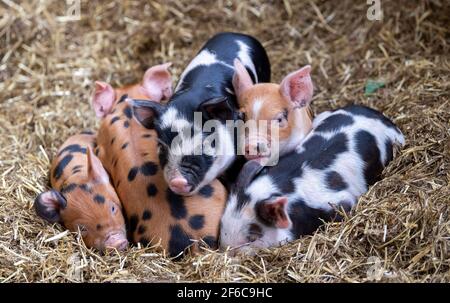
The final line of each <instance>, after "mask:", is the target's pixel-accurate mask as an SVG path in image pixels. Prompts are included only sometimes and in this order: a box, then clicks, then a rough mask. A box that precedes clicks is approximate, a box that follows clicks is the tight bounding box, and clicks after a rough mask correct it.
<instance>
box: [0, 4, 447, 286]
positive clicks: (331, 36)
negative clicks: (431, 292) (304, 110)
mask: <svg viewBox="0 0 450 303" xmlns="http://www.w3.org/2000/svg"><path fill="white" fill-rule="evenodd" d="M381 8H382V9H383V13H384V16H383V20H381V21H370V20H368V19H367V17H366V12H367V9H368V5H367V4H366V1H351V0H348V1H293V0H285V1H267V2H266V1H259V0H253V1H245V2H244V1H218V2H214V1H189V2H188V1H176V0H174V1H159V2H156V1H142V2H141V1H119V0H111V1H81V19H80V20H79V21H72V22H65V23H64V22H60V20H58V19H57V18H56V17H57V16H62V15H64V14H65V11H66V10H67V5H66V2H65V1H56V0H55V1H50V0H47V1H18V0H2V1H0V222H1V223H0V281H3V282H6V281H7V282H16V281H17V282H18V281H23V282H25V281H45V282H61V281H90V282H99V281H216V282H218V281H219V282H220V281H251V282H294V281H302V282H304V281H307V282H343V281H348V282H353V281H385V282H391V281H392V282H394V281H395V282H397V281H405V282H412V281H424V282H425V281H426V282H428V281H436V282H438V281H446V282H449V281H450V269H449V265H450V259H449V250H450V242H449V239H450V218H449V205H450V188H449V179H450V164H449V163H450V137H449V132H450V126H449V125H450V110H449V109H450V101H449V94H450V77H449V69H450V60H449V59H450V57H449V41H450V40H449V38H450V34H449V31H450V27H449V25H450V7H449V2H448V1H444V0H443V1H439V0H429V1H428V0H424V1H409V0H408V1H407V0H402V1H381ZM225 30H228V31H242V32H245V33H249V34H252V35H255V36H256V37H257V38H258V39H259V40H260V41H262V42H263V44H264V46H265V47H266V48H267V50H268V53H269V56H270V59H271V62H272V69H273V80H274V81H279V80H281V78H282V77H283V75H285V74H287V73H288V72H290V71H293V70H295V69H297V68H299V67H300V66H303V65H305V64H311V65H312V67H313V72H312V77H313V81H314V83H315V88H316V89H315V97H314V101H313V109H314V111H315V112H316V113H319V112H321V111H323V110H327V109H331V108H336V107H339V106H343V105H345V104H349V103H357V104H365V105H369V106H371V107H374V108H376V109H378V110H381V111H382V112H384V113H385V114H386V115H387V116H389V117H391V118H392V119H393V120H394V121H395V123H397V125H398V126H399V127H400V128H401V129H402V131H403V132H404V134H405V136H406V138H407V144H406V146H405V147H404V148H403V149H402V150H400V151H398V152H397V154H396V157H395V159H394V161H393V162H392V163H391V164H390V165H389V166H388V167H387V168H386V169H385V171H384V174H383V175H384V179H383V180H382V181H380V182H378V183H377V184H375V185H374V186H372V187H371V188H370V190H369V191H368V193H367V194H365V195H364V196H363V197H361V199H360V201H359V204H358V206H357V207H356V209H355V210H354V211H353V212H352V214H351V215H350V216H349V217H348V218H346V219H345V221H344V222H341V223H330V224H327V225H325V226H324V227H323V228H321V229H320V230H319V231H318V232H317V233H315V234H314V235H313V236H310V237H305V238H303V239H300V240H298V241H295V242H293V243H291V244H289V245H285V246H283V247H280V248H274V249H270V250H264V251H261V252H259V253H258V254H257V255H256V256H253V257H237V258H230V257H228V256H227V255H226V254H225V253H220V252H213V251H204V253H202V254H200V255H197V256H189V257H186V258H184V259H183V260H181V261H179V262H173V261H171V260H170V259H168V258H167V257H165V256H164V255H162V254H161V253H159V252H158V250H157V249H155V248H151V247H150V248H142V247H133V248H130V249H129V250H127V251H126V252H125V253H121V254H118V253H111V254H109V255H100V254H98V252H96V251H94V250H88V249H86V248H85V247H84V246H83V244H82V243H81V241H80V239H79V237H78V236H77V234H71V233H66V232H64V229H63V228H61V227H60V226H59V225H54V226H51V225H49V224H47V223H45V222H44V221H43V220H41V219H40V218H38V217H37V216H36V215H35V213H34V211H33V208H32V205H33V200H34V198H35V196H36V195H37V194H38V193H39V192H41V191H43V190H45V189H46V188H47V186H48V185H47V183H48V170H49V165H50V162H49V161H50V160H51V158H52V156H53V155H54V154H55V152H56V150H57V148H58V146H59V145H60V144H61V143H62V142H63V141H64V140H65V139H66V138H67V137H68V136H69V135H72V134H75V133H77V132H79V131H80V130H84V129H95V128H96V126H97V122H96V120H95V117H94V114H93V111H92V110H91V108H90V106H89V98H90V94H91V92H92V88H93V81H95V80H104V81H110V82H111V83H112V84H113V85H122V84H128V83H132V82H134V81H137V80H139V79H140V77H141V75H142V72H143V71H144V70H145V69H146V68H147V67H149V66H150V65H153V64H157V63H161V62H167V61H171V62H173V68H172V72H173V73H174V75H175V76H176V77H178V75H179V74H180V73H181V71H182V69H183V68H184V66H185V65H186V64H187V63H188V62H189V60H190V59H191V58H192V57H193V56H194V55H195V53H196V52H197V51H198V49H199V48H200V47H201V45H202V44H203V43H204V41H206V39H207V38H208V37H210V36H211V35H213V34H214V33H216V32H217V31H225ZM369 79H372V80H376V81H383V82H384V83H385V85H384V87H383V88H381V89H379V90H377V91H376V92H375V93H374V94H371V95H365V94H364V88H365V85H366V83H367V80H369Z"/></svg>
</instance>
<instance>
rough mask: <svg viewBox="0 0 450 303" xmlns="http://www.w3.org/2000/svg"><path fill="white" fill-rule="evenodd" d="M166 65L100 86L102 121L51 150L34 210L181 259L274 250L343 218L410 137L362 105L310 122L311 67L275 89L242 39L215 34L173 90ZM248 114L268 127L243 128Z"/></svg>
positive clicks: (73, 227) (92, 239) (89, 242)
mask: <svg viewBox="0 0 450 303" xmlns="http://www.w3.org/2000/svg"><path fill="white" fill-rule="evenodd" d="M169 67H170V64H169V63H164V64H160V65H156V66H153V67H150V68H149V69H147V71H146V72H145V74H144V76H143V78H142V81H141V82H139V83H136V84H134V85H129V86H126V87H121V88H114V87H112V86H111V85H110V84H109V83H106V82H101V81H97V82H96V83H95V92H94V94H93V97H92V100H91V103H92V107H93V109H94V112H95V114H96V116H97V117H98V119H100V127H99V129H98V130H97V132H96V133H93V132H82V133H80V134H78V135H74V136H72V137H70V138H69V139H67V141H66V142H65V143H64V144H63V145H62V147H61V148H60V149H59V151H58V153H57V155H56V156H55V157H54V160H53V162H52V167H51V171H50V182H51V186H52V189H50V190H49V191H46V192H44V193H41V194H40V195H39V196H38V197H37V198H36V200H35V204H34V205H35V210H36V212H37V214H38V215H39V216H41V217H42V218H44V219H46V220H47V221H49V222H51V223H54V222H59V223H61V224H62V225H63V226H64V227H66V228H67V229H69V230H70V231H74V232H77V231H78V232H79V233H80V234H81V236H82V238H83V241H84V243H85V245H86V246H87V247H92V248H96V249H98V250H100V251H104V250H110V249H116V250H125V249H126V248H127V247H128V245H129V242H131V243H133V244H137V243H140V244H141V245H144V246H155V247H160V248H162V249H163V250H164V251H165V252H166V253H167V254H168V256H170V257H180V256H182V255H183V254H184V253H186V252H188V251H190V252H198V251H199V250H200V249H201V247H202V246H208V247H210V248H212V249H216V248H218V247H221V248H223V249H230V253H231V254H234V253H236V252H244V253H254V252H255V251H256V250H257V249H258V248H266V247H271V246H278V245H282V244H283V243H286V242H288V241H291V240H294V239H297V238H299V237H301V236H303V235H307V234H311V233H313V232H314V231H315V230H317V228H318V227H319V226H320V225H321V224H323V222H327V221H332V220H340V219H341V218H342V214H343V213H348V212H349V211H350V210H351V209H352V207H353V206H354V205H355V204H356V203H357V200H358V197H359V196H361V195H362V194H364V193H365V192H366V191H367V190H368V186H370V185H372V184H374V183H375V182H376V181H377V180H379V179H380V176H381V173H382V171H383V169H384V167H385V166H386V165H387V164H388V163H389V162H390V161H391V160H392V158H393V151H394V147H395V146H396V145H403V144H404V138H403V135H402V133H401V132H400V130H399V129H398V128H397V127H396V126H395V125H394V124H393V123H392V121H390V120H389V119H388V118H386V117H385V116H384V115H383V114H381V113H380V112H377V111H375V110H373V109H370V108H367V107H365V106H358V105H349V106H346V107H344V108H341V109H336V110H333V111H328V112H323V113H321V114H319V115H318V116H316V117H314V115H313V111H312V110H311V108H310V103H311V99H312V96H313V83H312V80H311V77H310V72H311V67H310V66H305V67H303V68H301V69H300V70H298V71H295V72H293V73H291V74H289V75H287V76H286V77H285V78H284V79H283V80H282V82H281V83H280V84H274V83H270V74H271V69H270V63H269V59H268V56H267V53H266V51H265V49H264V48H263V46H262V45H261V43H260V42H259V41H258V40H256V39H255V38H253V37H251V36H248V35H244V34H239V33H219V34H217V35H215V36H213V37H212V38H210V39H209V40H208V41H207V42H206V43H205V45H204V46H203V47H202V48H201V49H200V51H199V52H198V53H197V55H196V56H195V57H194V58H193V59H192V60H191V61H190V63H189V64H188V65H187V67H186V68H185V70H184V71H183V72H182V74H181V75H180V78H179V81H178V83H177V85H176V87H175V89H174V90H172V77H171V74H170V72H169ZM249 121H253V122H257V123H258V122H268V123H270V124H271V125H275V126H276V128H271V130H270V131H266V132H260V131H255V130H252V129H249V130H244V129H243V127H245V125H246V124H245V123H247V122H249ZM230 122H231V123H230ZM233 123H234V124H233ZM230 125H234V126H235V127H234V128H233V127H230ZM236 125H238V126H237V127H236ZM243 125H244V126H243ZM275 131H276V133H275ZM274 142H275V143H276V144H274ZM275 147H276V148H275Z"/></svg>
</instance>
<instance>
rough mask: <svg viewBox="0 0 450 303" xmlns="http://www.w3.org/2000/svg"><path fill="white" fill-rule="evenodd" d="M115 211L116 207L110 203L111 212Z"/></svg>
mask: <svg viewBox="0 0 450 303" xmlns="http://www.w3.org/2000/svg"><path fill="white" fill-rule="evenodd" d="M116 211H117V207H116V206H115V205H114V204H113V205H111V213H113V214H115V213H116Z"/></svg>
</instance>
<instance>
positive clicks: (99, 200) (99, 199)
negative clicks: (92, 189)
mask: <svg viewBox="0 0 450 303" xmlns="http://www.w3.org/2000/svg"><path fill="white" fill-rule="evenodd" d="M94 201H95V202H97V203H99V204H103V203H105V197H104V196H102V195H100V194H96V195H95V196H94Z"/></svg>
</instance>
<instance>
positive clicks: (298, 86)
mask: <svg viewBox="0 0 450 303" xmlns="http://www.w3.org/2000/svg"><path fill="white" fill-rule="evenodd" d="M310 72H311V66H310V65H306V66H305V67H303V68H301V69H299V70H297V71H295V72H293V73H290V74H289V75H287V76H286V77H284V79H283V81H281V84H280V92H281V94H282V95H283V96H284V97H285V98H287V99H288V101H290V102H292V103H293V104H294V106H296V107H303V106H306V105H308V104H309V103H310V102H311V99H312V96H313V89H314V88H313V83H312V80H311V76H310Z"/></svg>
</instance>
